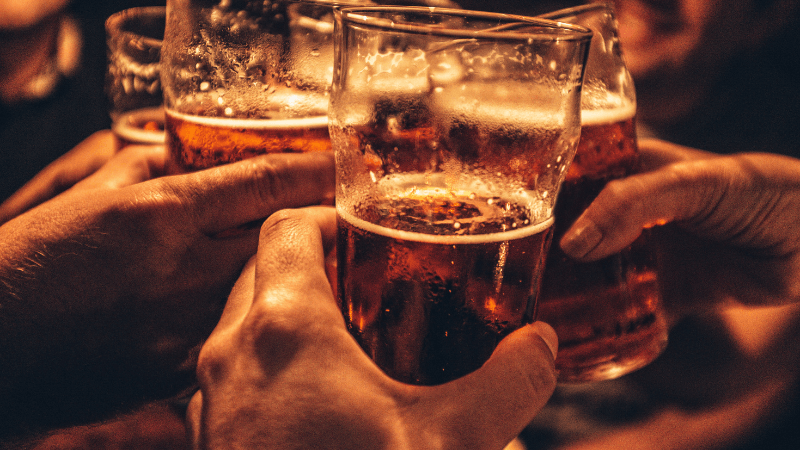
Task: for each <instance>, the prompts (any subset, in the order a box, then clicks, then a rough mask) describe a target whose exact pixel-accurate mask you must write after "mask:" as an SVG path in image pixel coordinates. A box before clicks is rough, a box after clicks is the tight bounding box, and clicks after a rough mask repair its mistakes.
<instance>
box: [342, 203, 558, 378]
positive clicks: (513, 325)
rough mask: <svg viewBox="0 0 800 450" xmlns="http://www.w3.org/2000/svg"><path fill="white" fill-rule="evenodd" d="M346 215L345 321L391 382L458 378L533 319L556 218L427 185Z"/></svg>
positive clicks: (343, 298) (344, 266)
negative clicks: (536, 217) (539, 216)
mask: <svg viewBox="0 0 800 450" xmlns="http://www.w3.org/2000/svg"><path fill="white" fill-rule="evenodd" d="M337 211H338V221H339V228H338V229H339V236H338V242H337V245H338V247H337V248H338V267H339V271H340V272H339V298H340V300H341V301H342V310H343V313H344V315H345V321H346V323H347V326H348V328H349V330H350V332H351V333H352V334H353V336H355V338H356V340H357V341H358V342H359V344H360V345H361V346H362V348H363V349H364V350H365V351H366V352H367V354H368V355H369V356H370V357H371V358H373V360H374V361H375V362H376V363H377V364H378V366H379V367H380V368H381V369H383V370H384V371H385V372H386V373H387V374H388V375H389V376H391V377H393V378H395V379H397V380H400V381H403V382H406V383H412V384H422V385H433V384H440V383H444V382H447V381H450V380H452V379H454V378H457V377H460V376H462V375H465V374H467V373H469V372H471V371H473V370H475V369H477V368H479V367H480V366H481V365H482V364H483V363H484V362H485V361H486V360H487V359H488V358H489V356H490V355H491V353H492V351H493V350H494V348H495V347H496V346H497V344H498V343H499V342H500V340H501V339H503V337H505V336H506V335H507V334H508V333H510V332H511V331H513V330H515V329H517V328H519V327H521V326H522V325H524V324H525V323H527V322H529V321H531V319H532V315H533V314H534V311H533V310H532V309H533V306H534V304H535V298H536V295H537V291H538V288H539V284H540V279H539V277H540V274H541V270H540V269H541V264H542V263H543V260H544V255H545V254H546V252H547V249H548V246H549V244H550V240H551V235H552V232H551V231H552V226H551V225H552V223H553V221H552V218H548V219H545V220H543V221H541V222H539V223H532V221H533V217H532V215H531V213H530V211H529V210H528V207H527V206H523V205H520V204H518V203H515V202H513V201H507V200H502V199H499V198H485V197H480V196H475V195H470V194H463V195H461V194H459V193H453V192H452V191H449V190H447V189H439V188H427V187H425V188H417V189H413V190H412V192H410V193H408V192H406V193H405V194H403V195H400V196H396V197H393V198H383V199H380V200H375V201H374V202H369V203H367V204H366V205H361V206H360V207H358V208H357V209H356V213H355V214H354V215H353V214H350V213H348V212H346V211H345V210H344V208H338V209H337Z"/></svg>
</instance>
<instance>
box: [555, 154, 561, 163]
mask: <svg viewBox="0 0 800 450" xmlns="http://www.w3.org/2000/svg"><path fill="white" fill-rule="evenodd" d="M556 162H557V163H561V155H558V158H556Z"/></svg>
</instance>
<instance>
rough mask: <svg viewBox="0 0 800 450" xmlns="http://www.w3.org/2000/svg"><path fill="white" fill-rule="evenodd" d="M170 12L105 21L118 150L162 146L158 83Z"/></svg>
mask: <svg viewBox="0 0 800 450" xmlns="http://www.w3.org/2000/svg"><path fill="white" fill-rule="evenodd" d="M165 17H166V8H164V7H163V6H151V7H140V8H130V9H125V10H122V11H120V12H118V13H115V14H112V15H111V16H110V17H109V18H108V19H107V20H106V24H105V27H106V50H107V56H108V70H107V71H106V83H105V89H106V94H107V96H108V100H109V103H110V105H109V114H110V115H111V121H112V125H111V129H112V131H114V136H115V137H116V140H117V148H118V149H121V148H122V147H124V146H125V145H128V144H163V143H164V108H163V107H162V103H163V95H162V92H161V81H160V79H159V76H160V74H159V61H160V58H161V43H162V39H163V38H164V26H165V25H164V24H165Z"/></svg>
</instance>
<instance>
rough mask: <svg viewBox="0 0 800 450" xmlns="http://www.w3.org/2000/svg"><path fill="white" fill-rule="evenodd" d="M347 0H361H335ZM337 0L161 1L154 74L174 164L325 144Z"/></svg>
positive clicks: (201, 165) (181, 167)
mask: <svg viewBox="0 0 800 450" xmlns="http://www.w3.org/2000/svg"><path fill="white" fill-rule="evenodd" d="M351 3H353V4H356V3H361V2H357V1H353V2H344V4H351ZM338 4H343V2H342V1H338V0H336V1H325V0H316V1H302V0H298V1H292V0H284V1H271V2H270V1H268V2H261V1H259V2H255V1H225V0H216V1H211V0H169V1H168V4H167V9H168V15H167V25H166V34H165V41H164V47H163V52H162V81H163V83H164V101H165V106H166V121H167V123H166V131H167V145H168V146H169V148H170V153H171V155H172V158H173V163H174V169H173V170H174V171H176V172H186V171H194V170H200V169H205V168H208V167H213V166H217V165H220V164H227V163H230V162H235V161H239V160H242V159H245V158H249V157H252V156H255V155H260V154H265V153H274V152H312V151H330V150H331V146H330V138H329V137H328V119H327V110H328V98H329V90H330V83H331V78H332V76H333V75H332V74H333V7H334V6H335V5H338Z"/></svg>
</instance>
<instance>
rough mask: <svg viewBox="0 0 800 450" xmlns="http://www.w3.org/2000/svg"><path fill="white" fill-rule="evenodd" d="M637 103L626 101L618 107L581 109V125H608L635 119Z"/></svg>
mask: <svg viewBox="0 0 800 450" xmlns="http://www.w3.org/2000/svg"><path fill="white" fill-rule="evenodd" d="M635 115H636V104H635V103H631V102H626V103H624V104H622V105H620V106H618V107H612V108H605V109H581V126H583V127H591V126H597V125H608V124H612V123H617V122H623V121H626V120H630V119H633V117H634V116H635Z"/></svg>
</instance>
